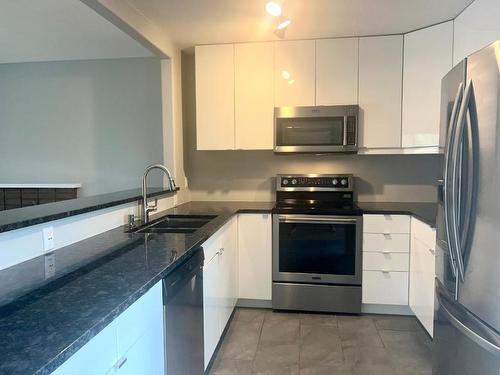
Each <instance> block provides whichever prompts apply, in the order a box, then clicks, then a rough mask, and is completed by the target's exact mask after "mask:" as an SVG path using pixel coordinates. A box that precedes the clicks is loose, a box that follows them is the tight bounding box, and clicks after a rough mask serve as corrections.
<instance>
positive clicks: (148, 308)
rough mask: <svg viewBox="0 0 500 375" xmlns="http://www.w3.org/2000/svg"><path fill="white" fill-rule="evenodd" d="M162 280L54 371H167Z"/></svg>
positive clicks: (63, 374) (62, 373)
mask: <svg viewBox="0 0 500 375" xmlns="http://www.w3.org/2000/svg"><path fill="white" fill-rule="evenodd" d="M163 335H164V323H163V294H162V282H161V281H160V282H158V283H157V284H156V285H154V286H153V287H152V288H151V289H150V290H149V291H148V292H146V294H144V295H143V296H142V297H140V298H139V299H138V300H137V301H136V302H134V303H133V304H132V305H131V306H130V307H129V308H127V309H126V310H125V311H124V312H123V313H121V314H120V315H119V316H118V317H117V318H116V319H115V320H114V321H113V322H111V323H110V324H109V325H108V326H106V327H105V328H104V329H103V330H102V331H101V332H99V333H98V334H97V335H96V336H94V337H93V338H92V339H91V340H90V341H89V342H88V343H87V344H85V345H84V346H83V347H82V348H80V349H79V350H78V351H77V352H76V353H75V354H73V355H72V356H71V357H70V358H69V359H68V360H67V361H66V362H64V363H63V364H62V365H61V366H59V367H58V368H57V369H56V370H55V371H54V372H53V373H52V374H53V375H66V374H68V375H70V374H71V375H73V374H120V375H126V374H139V373H144V374H152V375H153V374H154V375H161V374H163V373H164V366H165V361H164V350H165V346H164V336H163Z"/></svg>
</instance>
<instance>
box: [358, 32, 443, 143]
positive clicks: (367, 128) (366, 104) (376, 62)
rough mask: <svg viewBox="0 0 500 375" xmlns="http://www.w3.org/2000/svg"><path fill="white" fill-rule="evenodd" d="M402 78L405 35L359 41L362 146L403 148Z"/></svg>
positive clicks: (360, 138) (360, 132) (360, 130)
mask: <svg viewBox="0 0 500 375" xmlns="http://www.w3.org/2000/svg"><path fill="white" fill-rule="evenodd" d="M402 76H403V36H402V35H394V36H377V37H367V38H360V40H359V106H360V114H359V118H360V121H359V144H360V146H361V147H366V148H398V147H401V91H402V89H401V86H402ZM438 103H439V102H438Z"/></svg>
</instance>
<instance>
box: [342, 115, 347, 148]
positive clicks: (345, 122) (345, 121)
mask: <svg viewBox="0 0 500 375" xmlns="http://www.w3.org/2000/svg"><path fill="white" fill-rule="evenodd" d="M342 143H343V144H344V146H347V116H344V139H343V140H342Z"/></svg>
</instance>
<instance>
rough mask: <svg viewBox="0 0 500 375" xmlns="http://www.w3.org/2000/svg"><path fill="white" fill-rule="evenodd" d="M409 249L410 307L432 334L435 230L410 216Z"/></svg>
mask: <svg viewBox="0 0 500 375" xmlns="http://www.w3.org/2000/svg"><path fill="white" fill-rule="evenodd" d="M411 228H412V233H411V249H410V295H409V301H410V308H411V309H412V311H413V312H414V313H415V316H416V317H417V319H418V320H419V321H420V323H422V325H423V326H424V328H425V329H426V330H427V332H428V333H429V335H431V336H432V335H433V328H434V327H433V323H434V280H435V255H434V251H435V248H436V239H435V234H436V233H435V231H434V230H433V229H432V228H430V227H429V226H428V225H426V224H424V223H422V222H420V221H418V220H416V219H413V218H412V225H411Z"/></svg>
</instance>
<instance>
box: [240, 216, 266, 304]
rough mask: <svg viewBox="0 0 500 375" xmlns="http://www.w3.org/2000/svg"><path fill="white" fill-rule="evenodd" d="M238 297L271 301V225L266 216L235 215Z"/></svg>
mask: <svg viewBox="0 0 500 375" xmlns="http://www.w3.org/2000/svg"><path fill="white" fill-rule="evenodd" d="M238 250H239V297H240V298H247V299H256V300H267V301H270V300H271V290H272V224H271V215H269V214H241V215H238Z"/></svg>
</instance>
